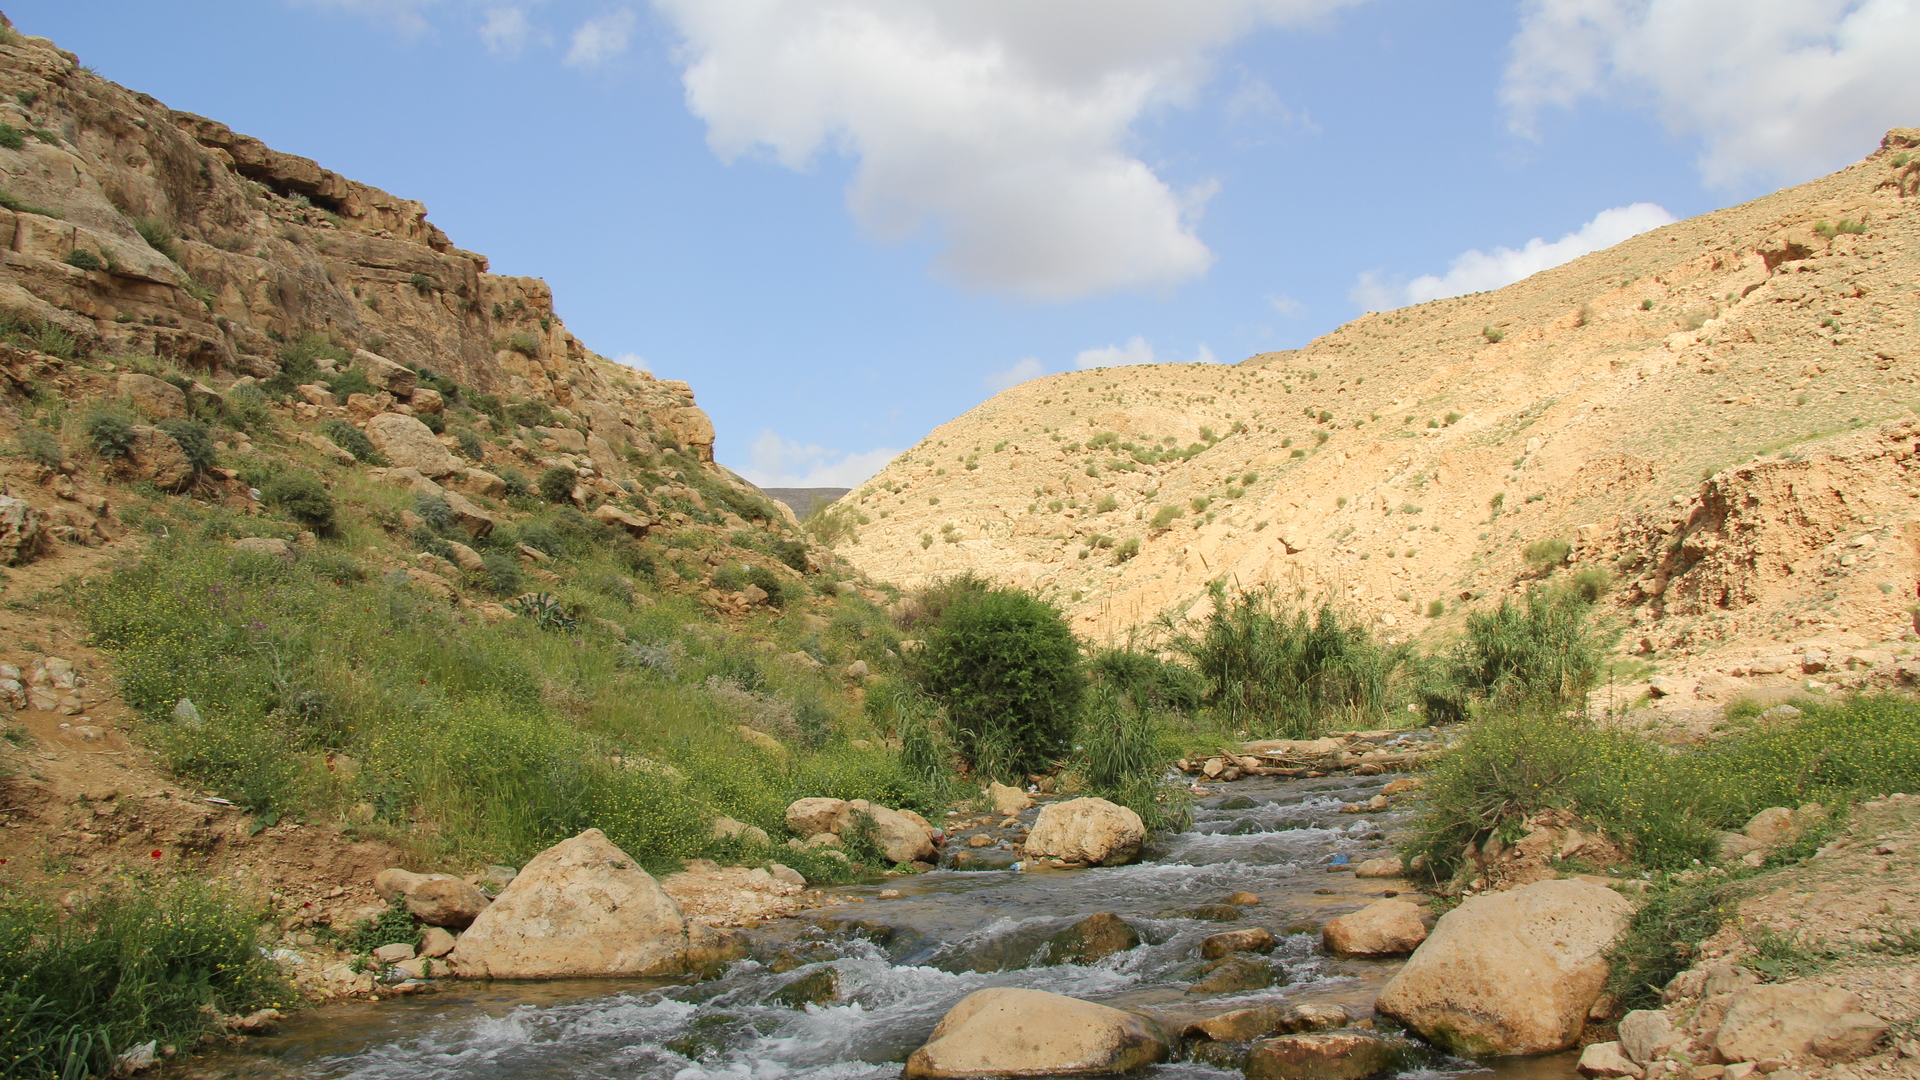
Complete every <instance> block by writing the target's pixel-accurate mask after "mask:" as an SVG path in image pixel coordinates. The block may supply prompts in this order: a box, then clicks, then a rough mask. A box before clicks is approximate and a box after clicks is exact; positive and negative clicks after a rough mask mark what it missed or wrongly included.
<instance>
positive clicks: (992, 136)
mask: <svg viewBox="0 0 1920 1080" xmlns="http://www.w3.org/2000/svg"><path fill="white" fill-rule="evenodd" d="M1356 2H1359V0H1048V2H1045V3H1035V2H1033V0H967V2H965V3H952V2H946V0H655V4H656V6H657V7H658V8H659V9H660V10H661V11H662V12H663V13H664V14H665V15H666V17H667V18H668V19H669V20H671V21H672V22H673V23H674V25H675V26H676V27H677V28H678V29H679V31H680V33H681V35H682V36H683V38H684V47H683V49H682V52H681V56H682V60H683V62H684V64H685V72H684V82H685V85H686V91H687V105H688V107H689V108H690V109H691V110H692V111H693V112H694V113H695V114H696V115H698V116H699V117H701V118H702V119H703V120H705V121H706V123H707V141H708V143H709V145H710V146H711V147H712V148H713V150H714V152H715V153H716V154H718V155H720V156H721V157H722V158H723V159H727V160H732V159H734V158H737V157H739V156H741V155H742V154H747V153H749V152H755V151H764V152H768V153H770V154H771V155H772V156H773V157H774V158H775V159H776V160H778V161H779V162H780V163H781V164H783V165H786V166H787V167H789V168H794V169H800V168H804V167H806V166H807V165H808V163H809V162H810V161H811V160H812V159H813V158H814V157H815V156H816V155H817V154H819V153H820V152H822V151H823V150H826V151H829V152H838V153H844V154H846V155H848V156H850V157H853V158H857V159H858V162H859V165H858V168H857V170H856V172H855V175H854V179H853V182H852V185H851V187H850V188H849V190H848V192H847V202H848V206H849V208H850V210H851V211H852V213H853V215H854V217H855V219H856V220H857V221H858V222H859V223H860V225H861V226H862V227H863V228H865V229H866V230H867V231H869V232H871V233H872V234H874V235H876V236H878V237H881V238H883V239H886V240H899V239H903V238H906V237H909V236H914V235H932V236H933V237H934V238H935V239H936V241H937V242H938V243H939V244H940V245H941V248H942V250H941V253H940V255H939V256H938V258H937V263H936V266H937V269H938V270H939V272H940V273H941V274H943V275H944V276H946V277H948V278H950V279H952V280H954V281H956V282H958V283H960V284H962V285H965V286H968V287H975V288H983V289H989V290H993V291H998V292H1004V293H1011V294H1014V295H1018V296H1024V297H1028V298H1033V299H1039V300H1063V299H1069V298H1073V297H1079V296H1087V295H1092V294H1096V293H1103V292H1109V291H1113V290H1119V289H1135V288H1154V287H1165V286H1170V285H1173V284H1175V283H1178V282H1181V281H1184V280H1187V279H1190V278H1193V277H1195V276H1198V275H1200V274H1202V273H1205V271H1206V269H1207V267H1208V266H1209V265H1210V264H1211V263H1212V261H1213V253H1212V252H1211V251H1209V250H1208V249H1207V246H1206V245H1205V244H1204V243H1202V242H1201V240H1200V238H1199V237H1198V236H1197V235H1195V232H1194V224H1195V220H1196V218H1197V216H1198V213H1199V211H1200V210H1201V209H1202V208H1203V207H1204V205H1205V203H1206V200H1207V198H1208V197H1209V196H1210V195H1211V194H1212V191H1213V186H1212V185H1211V184H1200V185H1196V186H1195V187H1193V188H1192V189H1190V190H1186V191H1180V190H1176V189H1175V188H1174V187H1173V186H1171V185H1169V184H1168V183H1167V182H1166V181H1165V180H1163V179H1162V178H1161V177H1159V176H1158V175H1156V174H1155V173H1154V171H1153V169H1152V168H1150V167H1149V166H1148V165H1147V164H1146V163H1145V162H1143V161H1141V160H1140V159H1139V158H1138V157H1136V156H1134V155H1133V153H1131V152H1130V150H1129V148H1128V141H1129V138H1130V132H1131V128H1132V125H1133V123H1134V121H1135V120H1136V119H1138V118H1139V117H1140V116H1141V114H1142V113H1143V112H1144V111H1146V110H1147V109H1149V108H1152V107H1156V106H1162V105H1168V104H1175V105H1177V104H1186V103H1189V102H1190V101H1191V100H1192V95H1193V93H1194V91H1195V90H1196V89H1197V88H1198V87H1199V86H1200V85H1201V84H1203V83H1204V82H1205V81H1206V79H1207V78H1208V77H1209V75H1210V70H1209V66H1208V62H1207V60H1208V56H1209V55H1210V53H1211V52H1212V51H1213V50H1215V49H1218V48H1220V47H1222V46H1225V45H1227V44H1229V43H1230V42H1232V41H1234V40H1235V39H1236V38H1238V37H1240V36H1242V35H1244V34H1246V33H1248V32H1250V31H1252V30H1254V29H1256V28H1258V27H1260V26H1262V25H1270V24H1273V25H1286V24H1297V23H1300V22H1302V21H1305V20H1308V19H1312V18H1315V17H1318V16H1321V15H1324V14H1326V13H1327V12H1330V11H1333V10H1335V9H1337V8H1339V7H1342V6H1345V5H1347V4H1350V3H1356Z"/></svg>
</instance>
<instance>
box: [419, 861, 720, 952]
mask: <svg viewBox="0 0 1920 1080" xmlns="http://www.w3.org/2000/svg"><path fill="white" fill-rule="evenodd" d="M712 937H713V934H712V931H710V930H707V929H706V928H704V927H700V926H698V924H690V923H689V922H688V921H687V920H686V919H685V918H684V917H683V916H682V915H681V914H680V908H679V905H677V904H675V903H674V902H673V899H672V898H671V897H669V896H668V895H667V894H666V893H665V892H663V891H661V889H660V886H659V884H658V883H657V882H655V881H654V880H653V876H652V875H650V874H648V873H647V872H646V871H645V870H642V869H640V866H639V864H638V863H635V862H634V861H633V859H632V858H630V857H629V856H628V855H627V853H626V852H624V851H621V850H620V849H619V848H618V847H616V846H615V845H614V844H613V843H612V842H611V841H609V840H608V839H607V838H606V835H605V834H604V833H602V832H601V831H600V830H598V829H588V830H587V831H586V832H583V833H581V834H580V835H579V836H576V837H573V838H572V839H569V840H563V841H561V842H560V843H558V844H555V845H554V846H553V847H550V848H548V849H547V850H545V851H543V852H541V853H540V854H538V855H536V856H534V858H533V861H531V862H529V863H528V864H527V866H526V869H524V870H522V871H520V874H519V875H518V876H517V877H515V878H514V880H513V884H512V885H509V886H507V888H506V891H504V892H502V893H501V894H500V898H499V899H498V900H495V901H494V902H493V904H492V906H490V907H488V908H487V909H486V910H485V911H483V912H481V913H480V917H479V918H477V919H475V920H474V922H473V926H472V927H471V928H469V929H468V930H467V932H466V933H465V934H463V935H461V937H460V942H459V944H458V945H457V946H456V947H455V948H454V950H453V955H452V961H453V964H454V969H455V970H456V971H457V972H459V973H460V974H462V975H469V976H484V977H491V978H496V979H555V978H567V977H581V976H587V977H591V976H608V975H663V974H673V973H678V972H681V971H684V970H687V969H688V967H689V966H690V965H691V964H692V963H694V961H695V960H696V957H695V956H694V954H695V953H696V952H698V951H700V949H702V948H704V947H705V946H707V945H709V944H711V940H710V939H711V938H712Z"/></svg>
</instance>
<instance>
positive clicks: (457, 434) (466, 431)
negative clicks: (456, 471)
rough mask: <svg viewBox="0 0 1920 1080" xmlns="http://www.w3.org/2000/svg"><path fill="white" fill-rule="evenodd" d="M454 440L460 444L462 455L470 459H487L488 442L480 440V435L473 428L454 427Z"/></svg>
mask: <svg viewBox="0 0 1920 1080" xmlns="http://www.w3.org/2000/svg"><path fill="white" fill-rule="evenodd" d="M453 441H454V442H456V443H458V444H459V445H460V456H461V457H464V458H466V459H467V460H468V461H482V462H484V461H485V460H486V459H487V444H485V443H483V442H481V441H480V436H479V435H477V434H475V433H474V430H473V429H472V428H465V427H459V428H454V429H453Z"/></svg>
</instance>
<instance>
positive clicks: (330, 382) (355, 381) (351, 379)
mask: <svg viewBox="0 0 1920 1080" xmlns="http://www.w3.org/2000/svg"><path fill="white" fill-rule="evenodd" d="M324 381H325V383H326V387H327V389H328V390H331V391H333V396H334V397H336V398H338V399H340V402H341V404H345V403H346V400H347V398H348V397H349V396H351V395H353V394H366V395H367V396H369V397H371V396H373V395H374V394H377V393H379V392H380V388H379V387H377V386H375V385H373V381H372V380H371V379H368V378H367V373H366V372H364V371H362V370H360V369H359V368H357V367H350V368H348V369H346V370H345V371H342V372H340V373H338V374H335V375H331V376H328V377H327V378H326V379H325V380H324Z"/></svg>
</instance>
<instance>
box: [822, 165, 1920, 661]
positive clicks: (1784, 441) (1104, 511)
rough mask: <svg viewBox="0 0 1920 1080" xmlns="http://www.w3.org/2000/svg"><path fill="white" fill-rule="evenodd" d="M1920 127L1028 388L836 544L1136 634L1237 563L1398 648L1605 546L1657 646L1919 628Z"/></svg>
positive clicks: (1726, 648) (998, 403) (905, 464)
mask: <svg viewBox="0 0 1920 1080" xmlns="http://www.w3.org/2000/svg"><path fill="white" fill-rule="evenodd" d="M1916 146H1920V131H1916V130H1913V129H1901V130H1896V131H1894V132H1891V133H1889V134H1888V135H1887V137H1886V139H1885V140H1884V142H1883V144H1882V146H1881V148H1880V149H1879V150H1877V151H1876V152H1874V153H1873V154H1872V155H1871V156H1869V157H1867V158H1866V159H1865V160H1863V161H1861V162H1859V163H1858V164H1855V165H1853V166H1850V167H1849V168H1847V169H1844V170H1842V171H1840V172H1838V173H1835V174H1833V175H1831V176H1828V177H1825V178H1823V179H1820V180H1817V181H1814V182H1812V183H1809V184H1804V185H1802V186H1800V187H1796V188H1792V189H1789V190H1785V191H1781V192H1778V193H1776V194H1773V195H1769V196H1767V197H1765V198H1762V199H1758V200H1755V201H1754V202H1751V203H1747V204H1745V205H1742V206H1737V207H1733V208H1730V209H1727V210H1723V211H1719V212H1716V213H1712V214H1707V215H1704V216H1701V217H1698V218H1695V219H1692V220H1689V221H1683V222H1679V223H1677V224H1674V225H1671V226H1668V227H1665V228H1662V229H1659V230H1656V231H1654V232H1650V233H1646V234H1644V235H1641V236H1639V237H1636V238H1634V239H1632V240H1629V241H1627V242H1626V243H1623V244H1620V245H1619V246H1617V247H1614V248H1611V249H1609V250H1606V251H1602V252H1598V253H1595V254H1593V255H1589V256H1587V257H1585V258H1582V259H1579V260H1577V261H1575V262H1572V263H1569V264H1567V265H1564V266H1561V267H1558V268H1556V269H1553V270H1549V271H1546V272H1544V273H1541V274H1538V275H1535V276H1534V277H1531V278H1528V279H1526V280H1525V281H1521V282H1518V283H1516V284H1514V285H1511V286H1508V287H1506V288H1503V289H1500V290H1498V291H1495V292H1490V293H1482V294H1478V295H1473V296H1465V297H1459V298H1454V299H1447V300H1437V301H1433V302H1431V303H1427V304H1421V305H1418V306H1414V307H1409V308H1405V309H1402V310H1399V311H1390V312H1382V313H1376V314H1370V315H1367V316H1365V317H1363V318H1360V319H1357V320H1355V321H1354V322H1352V323H1349V324H1347V325H1346V326H1343V327H1341V328H1340V329H1339V330H1337V331H1335V332H1333V333H1331V334H1328V335H1326V336H1324V337H1322V338H1319V339H1317V340H1315V341H1314V342H1312V343H1311V344H1310V345H1308V346H1307V347H1305V348H1303V349H1299V350H1295V351H1290V352H1284V353H1270V354H1266V355H1262V356H1256V357H1253V358H1252V359H1250V360H1248V361H1246V362H1245V363H1242V364H1240V365H1237V366H1232V367H1217V366H1204V365H1189V364H1180V365H1156V366H1147V367H1126V368H1114V369H1095V370H1090V371H1081V372H1072V373H1067V374H1062V375H1054V376H1049V377H1046V378H1042V379H1036V380H1034V381H1032V382H1028V383H1025V384H1022V385H1020V386H1017V387H1014V388H1013V389H1011V390H1008V391H1006V392H1005V393H1002V394H1000V395H998V396H997V397H995V398H993V399H992V400H990V401H988V402H986V403H985V404H983V405H981V406H980V407H978V408H976V409H974V410H972V411H971V412H969V413H967V414H966V415H964V416H961V417H959V418H957V419H955V420H953V421H951V422H950V423H947V424H945V425H943V426H942V427H940V428H939V429H938V430H936V431H935V432H934V433H933V434H932V435H930V436H929V437H928V438H927V439H926V440H924V441H923V442H921V443H920V444H919V445H917V446H915V447H914V448H912V449H911V450H909V451H908V452H906V453H905V454H902V455H901V456H900V457H899V458H898V459H896V460H895V461H894V462H893V463H892V464H891V465H889V466H888V467H887V469H886V470H884V471H883V472H881V473H880V474H879V475H878V476H876V477H874V479H873V480H872V481H871V482H869V483H868V484H866V485H864V486H862V487H861V488H860V489H859V490H857V491H855V492H854V493H853V494H852V495H850V496H848V497H847V499H846V500H845V501H844V503H843V504H842V505H843V506H846V507H850V508H852V512H853V513H855V514H857V515H858V516H857V517H856V518H855V520H856V521H861V520H863V522H864V523H863V524H861V525H860V527H859V528H858V530H857V535H856V537H855V538H854V539H852V540H850V541H846V542H843V543H842V545H841V547H840V551H841V552H842V553H843V554H844V555H846V556H848V557H850V558H851V559H853V560H854V561H855V562H857V563H858V564H859V565H860V566H861V567H862V568H863V569H864V570H866V571H867V572H869V573H871V574H873V575H875V576H877V577H880V578H883V579H886V580H889V581H893V582H896V583H898V584H900V585H902V586H911V585H914V584H916V583H919V582H921V581H924V580H926V579H928V578H931V577H934V576H938V575H942V574H947V573H951V572H954V571H957V570H961V569H973V570H976V571H979V572H981V573H983V574H986V575H989V576H991V577H993V578H995V579H999V580H1004V581H1008V582H1013V583H1017V584H1021V585H1026V586H1032V587H1036V588H1039V589H1041V590H1044V591H1045V592H1046V593H1047V594H1049V595H1051V596H1053V597H1055V598H1056V599H1058V600H1059V601H1060V602H1062V603H1064V604H1065V605H1066V606H1067V607H1068V608H1069V609H1070V610H1071V611H1072V613H1073V614H1074V617H1075V621H1076V625H1077V628H1079V629H1081V630H1083V631H1085V632H1086V633H1088V634H1090V635H1091V636H1093V637H1095V638H1103V639H1109V640H1112V639H1121V638H1125V637H1126V636H1127V635H1129V634H1131V633H1135V632H1136V631H1137V630H1139V629H1140V628H1141V627H1143V625H1145V624H1147V623H1149V622H1151V621H1152V620H1154V619H1155V618H1156V617H1158V616H1160V615H1163V614H1172V615H1175V616H1179V615H1191V614H1195V613H1197V612H1199V611H1201V610H1204V605H1205V604H1206V599H1205V598H1206V589H1207V584H1208V582H1210V581H1214V580H1216V579H1225V580H1226V581H1227V582H1228V583H1230V584H1235V585H1238V586H1244V587H1262V586H1271V587H1274V588H1276V589H1278V590H1281V591H1282V592H1284V593H1291V594H1294V595H1303V596H1326V597H1331V598H1334V599H1336V600H1338V601H1340V602H1343V603H1346V604H1349V605H1351V606H1353V607H1355V608H1357V609H1359V610H1362V611H1364V612H1366V613H1368V614H1369V615H1370V616H1371V617H1372V618H1373V619H1374V620H1376V623H1377V625H1378V626H1379V627H1380V628H1382V629H1383V630H1384V631H1386V632H1387V633H1389V634H1391V635H1396V636H1399V635H1406V634H1409V633H1415V632H1423V631H1425V630H1427V629H1429V628H1445V627H1448V626H1451V625H1453V624H1454V620H1456V619H1457V618H1459V617H1460V613H1462V612H1464V611H1467V610H1471V609H1473V608H1475V607H1478V606H1481V605H1485V604H1490V603H1493V602H1494V601H1495V600H1496V599H1497V598H1498V597H1499V596H1501V595H1502V594H1510V593H1513V592H1515V591H1516V590H1523V589H1524V588H1526V587H1527V586H1528V585H1529V584H1530V583H1532V582H1533V581H1535V580H1538V579H1540V578H1542V577H1544V576H1546V575H1549V574H1552V573H1568V572H1573V571H1577V570H1578V569H1580V568H1585V567H1589V566H1597V567H1600V568H1602V569H1604V570H1605V571H1606V572H1607V574H1608V575H1609V581H1610V585H1609V591H1610V597H1609V603H1610V604H1611V605H1612V606H1613V607H1614V608H1615V609H1616V614H1617V615H1619V616H1620V617H1622V618H1623V619H1624V620H1625V621H1627V622H1628V623H1629V624H1630V625H1631V627H1632V629H1631V630H1630V632H1629V633H1628V634H1627V635H1626V636H1625V638H1624V639H1623V646H1624V647H1625V648H1628V649H1630V650H1633V651H1637V652H1642V653H1647V654H1651V655H1653V656H1654V657H1655V658H1656V659H1662V658H1672V657H1684V656H1690V655H1697V654H1702V653H1710V654H1712V658H1713V659H1714V660H1715V662H1716V664H1717V669H1718V670H1723V671H1732V670H1733V669H1735V668H1739V667H1741V666H1742V665H1741V664H1739V663H1736V662H1735V660H1736V659H1738V658H1740V657H1741V656H1743V655H1744V654H1742V653H1741V652H1740V650H1741V649H1749V651H1752V652H1754V653H1755V654H1756V655H1762V656H1767V657H1771V656H1773V655H1774V654H1781V653H1786V652H1787V651H1788V650H1787V649H1785V648H1783V647H1782V646H1783V644H1794V643H1800V642H1806V641H1809V640H1815V639H1823V638H1824V639H1827V640H1828V641H1829V642H1830V643H1831V644H1835V645H1845V646H1847V647H1848V648H1853V649H1858V648H1865V647H1867V646H1869V645H1873V644H1876V643H1882V642H1887V641H1890V640H1894V639H1898V638H1900V637H1901V636H1902V635H1903V634H1905V633H1908V632H1910V631H1911V630H1912V625H1911V619H1910V616H1909V614H1908V606H1909V605H1910V604H1911V603H1912V600H1913V590H1914V582H1915V568H1916V559H1915V541H1916V536H1915V534H1914V533H1913V531H1912V527H1913V526H1912V523H1913V522H1914V519H1915V512H1916V511H1915V501H1914V500H1915V498H1916V496H1917V495H1920V489H1916V488H1915V486H1914V484H1913V482H1912V479H1911V475H1910V473H1909V469H1910V468H1911V465H1912V460H1911V457H1912V451H1913V443H1914V436H1915V434H1916V432H1920V424H1916V423H1915V422H1914V421H1913V420H1912V419H1911V417H1912V416H1913V411H1914V406H1915V405H1916V404H1920V389H1917V388H1916V387H1915V379H1916V373H1917V372H1916V359H1920V357H1917V356H1916V349H1920V332H1917V331H1916V320H1917V319H1920V213H1917V212H1916V207H1917V206H1920V197H1917V196H1920V157H1916V154H1915V148H1916ZM1542 542H1546V543H1544V544H1542ZM1555 542H1564V545H1565V546H1564V548H1562V547H1561V545H1560V544H1558V543H1555ZM1532 545H1539V546H1535V547H1534V548H1533V556H1534V558H1533V560H1532V561H1529V559H1528V558H1527V551H1528V548H1529V547H1530V546H1532ZM1562 556H1564V557H1562ZM1869 651H1876V650H1869ZM1877 651H1878V652H1884V653H1887V654H1888V655H1887V656H1886V657H1885V658H1884V659H1885V660H1886V661H1887V662H1888V663H1891V662H1892V661H1894V660H1896V659H1898V655H1899V649H1898V648H1897V647H1896V648H1893V649H1881V650H1877ZM1800 656H1801V654H1800V653H1795V657H1796V659H1795V662H1794V664H1793V665H1792V666H1793V667H1794V669H1795V673H1798V671H1799V668H1800V666H1801V665H1800V659H1799V657H1800ZM1873 659H1874V661H1875V663H1869V664H1868V665H1867V666H1869V667H1872V666H1875V665H1876V664H1877V666H1879V667H1881V668H1887V667H1888V663H1878V661H1879V660H1880V659H1881V658H1879V657H1875V658H1873ZM1703 664H1704V660H1701V661H1691V662H1689V663H1688V664H1684V665H1680V666H1679V667H1693V668H1700V667H1702V665H1703ZM1749 666H1750V665H1749ZM1763 666H1765V665H1763ZM1833 666H1835V667H1841V668H1844V667H1846V666H1847V662H1846V661H1845V660H1844V659H1843V660H1841V661H1839V662H1837V663H1836V664H1835V665H1833ZM1674 670H1676V671H1677V670H1678V668H1675V669H1674ZM1809 670H1810V671H1818V670H1820V668H1817V667H1816V668H1811V669H1809ZM1780 673H1781V672H1774V673H1773V674H1780ZM1889 676H1890V677H1891V671H1889Z"/></svg>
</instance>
